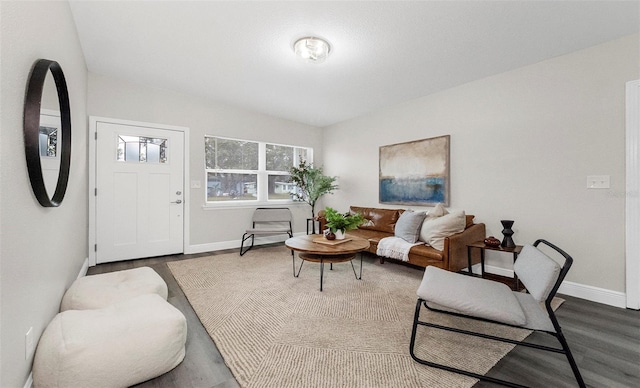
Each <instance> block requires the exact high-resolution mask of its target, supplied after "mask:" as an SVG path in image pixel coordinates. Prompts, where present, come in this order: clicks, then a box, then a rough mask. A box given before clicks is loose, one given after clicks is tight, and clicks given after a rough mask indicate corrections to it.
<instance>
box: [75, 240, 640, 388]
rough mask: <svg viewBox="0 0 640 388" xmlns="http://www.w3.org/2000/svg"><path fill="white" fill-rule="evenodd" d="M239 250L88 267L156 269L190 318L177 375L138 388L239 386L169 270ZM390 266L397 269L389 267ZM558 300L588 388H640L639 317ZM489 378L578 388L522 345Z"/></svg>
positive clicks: (550, 341)
mask: <svg viewBox="0 0 640 388" xmlns="http://www.w3.org/2000/svg"><path fill="white" fill-rule="evenodd" d="M254 249H260V248H259V247H256V248H254ZM237 251H238V250H237V249H235V250H227V251H218V252H211V253H202V254H197V255H174V256H163V257H156V258H150V259H140V260H131V261H124V262H117V263H109V264H100V265H97V266H95V267H91V268H89V271H88V274H89V275H93V274H98V273H105V272H112V271H118V270H122V269H129V268H135V267H140V266H149V267H151V268H153V269H154V270H156V271H157V272H158V273H159V274H160V276H162V278H163V279H164V280H165V281H166V282H167V285H168V288H169V298H168V300H169V302H170V303H171V304H172V305H174V306H175V307H176V308H178V309H179V310H180V311H182V312H183V314H184V315H185V317H186V318H187V325H188V328H189V329H188V334H187V345H186V346H187V353H186V356H185V359H184V361H183V362H182V363H181V364H180V365H178V366H177V367H176V368H175V369H173V370H172V371H170V372H168V373H165V374H164V375H162V376H159V377H157V378H155V379H152V380H149V381H146V382H144V383H141V384H138V385H136V387H139V388H156V387H194V388H214V387H215V388H226V387H238V384H237V382H236V380H235V379H234V378H233V375H232V374H231V372H230V371H229V369H228V368H227V366H226V365H225V363H224V360H223V359H222V356H221V355H220V353H219V352H218V349H217V348H216V346H215V344H214V343H213V341H212V340H211V337H209V335H208V334H207V332H206V330H205V329H204V327H203V326H202V325H201V324H200V321H199V320H198V317H197V316H196V314H195V312H194V311H193V309H192V308H191V305H190V304H189V302H188V301H187V299H186V297H185V296H184V294H183V293H182V290H181V289H180V287H179V286H178V284H177V283H176V281H175V279H174V278H173V276H172V275H171V271H169V268H168V267H167V265H166V263H167V262H169V261H175V260H185V259H190V258H194V257H201V256H210V255H216V254H222V253H228V252H237ZM388 265H398V264H394V263H388ZM558 296H560V297H562V298H564V299H565V300H566V301H565V302H564V303H563V305H562V306H561V307H560V308H559V309H558V310H557V312H556V315H557V317H558V320H559V321H560V325H561V326H562V329H563V332H564V334H565V336H566V338H567V341H568V342H569V346H570V348H571V351H572V352H573V355H574V357H575V359H576V362H577V364H578V367H579V368H580V371H581V373H582V376H583V378H584V380H585V382H586V384H587V386H591V387H639V386H640V312H639V311H635V310H628V309H620V308H615V307H611V306H606V305H602V304H599V303H594V302H590V301H586V300H583V299H579V298H574V297H570V296H566V295H560V294H559V295H558ZM529 339H530V340H531V341H533V342H538V343H542V344H546V345H552V346H555V345H556V344H557V341H556V340H555V339H554V338H553V337H551V336H549V335H546V334H543V333H534V334H533V335H532V336H531V337H529ZM407 352H408V350H407ZM488 375H489V376H492V377H497V378H501V379H507V380H513V381H516V382H518V383H520V384H524V385H528V386H534V387H574V386H577V384H576V382H575V379H574V377H573V373H572V372H571V368H570V367H569V364H568V363H567V361H566V358H565V357H564V356H563V355H561V354H553V353H549V352H541V351H535V350H532V349H529V348H524V347H522V346H519V347H516V348H515V349H513V350H512V351H511V352H510V353H509V354H507V356H505V357H504V358H503V359H502V360H501V361H500V362H498V364H497V365H496V366H494V367H493V368H492V369H491V371H490V372H489V373H488ZM489 386H491V384H487V383H482V382H481V383H478V384H476V385H475V387H489Z"/></svg>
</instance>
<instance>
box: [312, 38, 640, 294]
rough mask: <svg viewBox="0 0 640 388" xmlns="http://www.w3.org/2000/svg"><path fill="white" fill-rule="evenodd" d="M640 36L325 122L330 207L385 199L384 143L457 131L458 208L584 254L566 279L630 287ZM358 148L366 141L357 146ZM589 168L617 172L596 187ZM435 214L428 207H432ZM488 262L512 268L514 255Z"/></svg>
mask: <svg viewBox="0 0 640 388" xmlns="http://www.w3.org/2000/svg"><path fill="white" fill-rule="evenodd" d="M638 47H639V39H638V35H633V36H628V37H624V38H621V39H618V40H615V41H611V42H609V43H605V44H602V45H599V46H595V47H592V48H589V49H586V50H582V51H578V52H575V53H572V54H569V55H565V56H561V57H558V58H554V59H551V60H547V61H544V62H540V63H538V64H534V65H531V66H527V67H523V68H520V69H517V70H514V71H510V72H507V73H503V74H499V75H496V76H493V77H489V78H486V79H482V80H479V81H475V82H471V83H468V84H465V85H462V86H459V87H456V88H453V89H449V90H445V91H443V92H440V93H436V94H433V95H430V96H426V97H423V98H420V99H417V100H413V101H409V102H406V103H404V104H401V105H399V106H395V107H391V108H388V109H385V110H383V111H379V112H375V113H372V114H370V115H367V116H364V117H360V118H357V119H354V120H350V121H348V122H344V123H340V124H337V125H334V126H331V127H328V128H326V129H325V131H326V132H325V142H324V150H325V153H324V160H325V161H326V162H325V165H326V170H327V173H329V174H331V175H338V176H339V177H340V184H341V190H339V191H338V192H337V193H336V195H334V196H333V197H330V198H328V200H327V204H329V205H330V206H334V207H337V208H338V209H342V210H346V209H347V208H348V206H349V205H363V206H380V205H379V203H378V186H377V184H378V148H379V147H380V146H382V145H387V144H394V143H399V142H405V141H410V140H418V139H424V138H429V137H434V136H440V135H446V134H450V135H451V207H453V208H458V209H464V210H466V211H467V213H468V214H475V215H476V220H477V221H478V222H484V223H485V224H486V226H487V234H488V235H494V236H497V237H499V238H502V235H501V233H500V232H501V230H502V227H501V225H500V222H499V220H501V219H513V220H515V224H514V231H515V235H514V240H515V241H516V243H518V244H523V243H532V242H533V241H534V240H535V239H536V238H546V239H548V240H549V241H551V242H554V243H556V244H557V245H559V246H560V247H562V248H564V249H565V250H566V251H567V252H568V253H569V254H571V255H572V256H573V257H574V259H575V262H574V266H573V268H572V270H571V271H570V272H569V275H568V277H567V280H568V281H569V282H575V283H579V284H582V285H587V286H591V287H595V288H598V289H604V290H608V291H611V292H613V293H614V294H615V293H622V292H624V290H625V244H624V242H625V240H624V239H625V237H624V236H625V230H624V226H625V223H624V220H625V126H624V118H625V112H624V108H625V82H627V81H630V80H634V79H637V78H638V76H639V74H638V72H639V69H640V62H639V53H638ZM354 145H357V147H354ZM587 175H610V176H611V188H610V189H608V190H587V188H586V177H587ZM425 209H426V210H428V208H425ZM488 264H489V265H492V266H498V267H503V268H507V269H511V268H512V265H511V262H510V257H508V256H506V257H505V256H501V255H499V254H498V255H489V256H488Z"/></svg>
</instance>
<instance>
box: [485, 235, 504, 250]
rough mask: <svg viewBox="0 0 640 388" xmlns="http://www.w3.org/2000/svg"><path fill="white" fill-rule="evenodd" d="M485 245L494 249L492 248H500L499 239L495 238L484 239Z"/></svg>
mask: <svg viewBox="0 0 640 388" xmlns="http://www.w3.org/2000/svg"><path fill="white" fill-rule="evenodd" d="M484 245H486V246H488V247H492V248H497V247H499V246H500V240H498V239H497V238H495V237H493V236H489V237H487V238H485V239H484Z"/></svg>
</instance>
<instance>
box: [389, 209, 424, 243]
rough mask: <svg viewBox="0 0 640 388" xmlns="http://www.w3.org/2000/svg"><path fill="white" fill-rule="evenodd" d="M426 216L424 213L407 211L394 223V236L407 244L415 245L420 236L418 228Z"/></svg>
mask: <svg viewBox="0 0 640 388" xmlns="http://www.w3.org/2000/svg"><path fill="white" fill-rule="evenodd" d="M425 216H426V214H425V213H424V212H414V211H412V210H407V211H405V212H403V213H402V214H400V217H399V218H398V222H396V228H395V236H396V237H400V238H401V239H403V240H404V241H406V242H408V243H411V244H413V243H415V242H416V241H418V237H419V236H420V227H421V226H422V221H424V218H425Z"/></svg>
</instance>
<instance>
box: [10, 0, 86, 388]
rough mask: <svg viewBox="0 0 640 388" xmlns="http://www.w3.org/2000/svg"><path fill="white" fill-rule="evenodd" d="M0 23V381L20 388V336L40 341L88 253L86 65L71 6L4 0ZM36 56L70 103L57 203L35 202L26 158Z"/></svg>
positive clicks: (24, 369)
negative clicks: (57, 69) (53, 71)
mask: <svg viewBox="0 0 640 388" xmlns="http://www.w3.org/2000/svg"><path fill="white" fill-rule="evenodd" d="M0 20H1V23H0V25H1V27H0V28H1V43H2V44H1V51H0V61H1V70H0V74H1V80H2V88H1V91H0V96H1V104H0V106H1V109H2V113H1V115H0V117H1V118H0V120H1V121H0V122H1V125H2V129H1V131H0V133H1V139H2V140H1V144H0V182H2V183H1V186H0V198H2V201H0V214H1V215H2V217H1V219H0V228H1V229H0V230H1V237H0V240H1V245H0V266H1V274H0V279H1V281H0V284H1V285H0V290H1V293H0V295H1V296H2V304H1V312H2V316H1V319H0V323H1V330H2V335H1V337H0V338H1V341H2V346H1V348H2V352H1V354H2V363H1V369H0V370H1V377H0V386H2V387H22V386H24V384H25V382H26V381H27V377H28V375H29V372H30V370H31V363H32V361H33V354H31V355H29V357H28V358H27V359H26V360H25V333H26V332H27V330H28V329H29V327H33V330H34V334H35V338H34V340H35V341H36V342H37V340H38V338H39V337H40V335H41V333H42V332H43V330H44V328H45V327H46V325H47V324H48V323H49V322H50V320H51V319H52V318H53V317H54V315H55V314H56V313H57V312H58V309H59V305H60V300H61V299H62V295H63V293H64V291H65V290H66V288H67V287H68V286H69V285H70V284H71V282H72V281H73V280H75V278H76V277H77V275H78V273H79V271H80V269H81V268H82V265H83V263H84V260H85V258H86V257H87V249H86V239H87V190H86V187H87V177H88V175H87V151H86V149H87V146H86V145H87V137H86V128H87V118H86V97H87V92H86V91H87V69H86V66H85V62H84V58H83V54H82V50H81V48H80V43H79V41H78V37H77V34H76V29H75V24H74V23H73V20H72V17H71V11H70V9H69V5H68V3H66V2H8V1H2V2H0ZM39 58H47V59H52V60H55V61H57V62H58V63H59V64H60V65H61V67H62V69H63V71H64V74H65V77H66V80H67V86H68V89H69V100H70V104H71V123H72V150H71V170H70V177H69V185H68V189H67V193H66V196H65V198H64V200H63V202H62V205H61V206H60V207H58V208H43V207H41V206H40V205H39V204H38V202H37V200H36V199H35V197H34V196H33V193H32V191H31V186H30V183H29V178H28V175H27V168H26V162H25V153H24V142H23V135H22V111H23V104H24V97H25V90H26V85H27V79H28V77H29V73H30V70H31V67H32V65H33V64H34V62H35V61H36V60H37V59H39Z"/></svg>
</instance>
